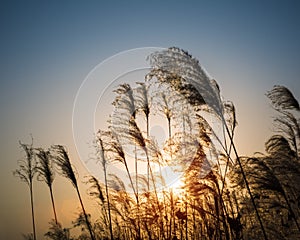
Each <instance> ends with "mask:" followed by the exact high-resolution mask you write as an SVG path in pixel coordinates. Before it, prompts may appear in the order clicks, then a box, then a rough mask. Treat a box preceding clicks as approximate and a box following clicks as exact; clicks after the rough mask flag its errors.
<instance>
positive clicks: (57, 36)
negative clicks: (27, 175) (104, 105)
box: [0, 1, 300, 239]
mask: <svg viewBox="0 0 300 240" xmlns="http://www.w3.org/2000/svg"><path fill="white" fill-rule="evenodd" d="M299 11H300V2H299V1H176V2H175V1H164V2H159V1H148V2H141V1H130V2H129V3H127V2H125V1H111V2H109V3H108V2H102V1H1V4H0V26H1V28H0V31H1V38H0V81H1V88H0V111H1V117H0V119H1V125H0V131H1V144H0V148H1V149H0V154H1V159H0V169H1V170H0V171H1V178H0V179H1V182H0V187H1V196H2V197H1V204H0V206H1V208H3V209H4V211H3V213H4V216H3V217H2V218H1V219H0V237H1V238H3V239H8V236H10V239H20V232H24V233H26V232H30V230H31V228H30V225H29V224H27V223H26V220H27V219H28V217H29V216H30V215H29V214H30V213H29V211H27V209H26V208H27V205H26V204H28V206H29V201H28V199H27V195H26V194H28V193H27V188H26V186H25V185H24V184H22V183H20V182H19V181H18V180H17V179H15V178H13V177H12V174H11V172H12V170H13V169H14V168H16V166H17V165H16V162H17V159H19V158H20V157H22V153H21V151H20V149H19V147H18V140H22V141H25V142H26V141H30V134H32V135H33V136H34V138H35V143H36V145H40V146H43V147H47V146H49V145H51V144H54V143H61V144H64V145H66V146H68V148H69V151H70V153H71V154H72V156H73V157H74V161H78V163H77V164H78V165H80V162H79V160H78V159H77V158H78V156H77V154H76V151H75V146H74V142H73V139H72V128H71V121H72V119H71V118H72V108H73V102H74V98H75V95H76V93H77V90H78V88H79V86H80V84H81V83H82V81H83V80H84V78H85V77H86V75H87V74H88V73H89V72H90V71H91V70H92V69H93V67H94V66H96V65H97V64H99V63H100V62H101V61H103V60H105V59H106V58H108V57H110V56H112V55H114V54H117V53H119V52H120V51H125V50H128V49H132V48H137V47H150V46H155V47H169V46H178V47H180V48H183V49H185V50H187V51H189V52H190V53H191V54H192V55H193V56H195V57H196V58H198V59H199V60H200V63H201V64H202V65H203V66H204V68H205V69H206V70H207V71H208V73H209V74H210V75H211V76H212V77H213V78H215V79H216V80H217V81H218V83H219V85H220V87H221V89H222V95H223V96H224V98H225V99H230V100H233V102H234V103H235V104H236V107H237V114H238V121H239V128H238V130H237V137H239V139H238V140H240V142H241V143H240V144H239V145H240V146H239V149H240V152H241V153H242V154H251V153H253V152H255V151H262V150H263V143H264V141H265V140H266V139H267V137H268V134H270V130H272V126H271V125H270V122H271V112H270V111H269V105H268V101H267V99H266V98H265V96H264V93H265V92H266V91H267V90H269V89H270V88H271V87H272V86H273V85H274V84H282V85H285V86H287V87H289V88H290V89H291V90H292V91H293V93H294V94H295V96H296V97H298V99H300V81H299V76H300V68H299V63H300V54H299V53H300V44H299V43H300V28H299V26H300V15H299ZM106 84H107V83H106V82H105V80H103V88H105V86H106ZM257 129H259V130H257ZM79 168H80V167H79ZM80 169H81V168H80ZM82 169H83V168H82ZM82 171H83V170H82ZM83 174H84V171H83ZM59 181H61V182H64V183H65V181H64V180H63V179H59ZM66 184H68V183H66ZM8 187H9V188H8ZM39 187H40V189H39V191H40V192H38V191H37V193H36V195H37V196H40V197H39V198H37V200H36V201H37V204H40V205H39V206H40V208H39V209H43V207H45V206H48V202H47V201H48V195H47V194H48V193H47V189H46V188H45V187H44V186H43V185H42V184H40V185H39ZM60 187H61V186H57V188H58V190H57V191H58V192H59V191H62V192H63V190H64V188H63V187H61V188H60ZM67 188H68V189H71V186H70V185H67ZM68 191H69V190H68ZM70 191H72V189H71V190H70ZM41 193H42V194H41ZM70 194H72V193H70ZM44 195H45V196H44ZM58 195H59V194H58ZM59 198H60V199H61V200H62V199H63V196H59ZM38 199H40V200H38ZM46 199H47V200H46ZM62 201H63V200H62ZM50 210H51V209H50ZM50 210H49V214H51V211H50ZM37 215H38V216H39V217H40V216H41V215H43V214H42V212H41V211H40V212H39V213H37ZM50 216H51V215H50ZM50 216H45V217H44V218H42V217H41V219H42V220H41V221H40V222H42V223H40V225H39V226H38V229H39V234H42V233H43V231H44V229H45V226H47V221H48V220H49V219H50ZM16 219H17V220H16ZM1 221H2V222H1ZM69 222H70V221H69ZM13 225H14V229H18V230H17V231H16V230H13V229H12V227H11V226H13ZM1 234H2V235H1Z"/></svg>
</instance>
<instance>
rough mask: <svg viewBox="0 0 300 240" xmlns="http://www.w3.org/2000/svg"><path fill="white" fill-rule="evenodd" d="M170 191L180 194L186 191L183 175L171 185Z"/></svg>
mask: <svg viewBox="0 0 300 240" xmlns="http://www.w3.org/2000/svg"><path fill="white" fill-rule="evenodd" d="M169 189H170V192H171V191H172V192H173V193H174V194H176V195H178V196H180V195H181V194H182V193H183V192H184V182H183V179H182V177H181V178H178V179H176V180H175V181H174V182H173V183H171V184H170V185H169Z"/></svg>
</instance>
